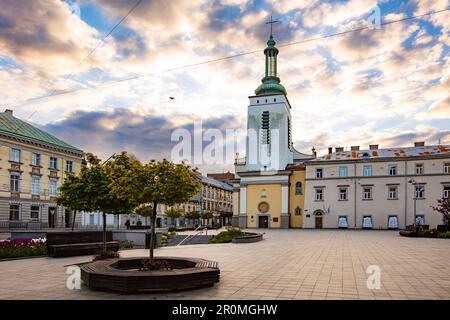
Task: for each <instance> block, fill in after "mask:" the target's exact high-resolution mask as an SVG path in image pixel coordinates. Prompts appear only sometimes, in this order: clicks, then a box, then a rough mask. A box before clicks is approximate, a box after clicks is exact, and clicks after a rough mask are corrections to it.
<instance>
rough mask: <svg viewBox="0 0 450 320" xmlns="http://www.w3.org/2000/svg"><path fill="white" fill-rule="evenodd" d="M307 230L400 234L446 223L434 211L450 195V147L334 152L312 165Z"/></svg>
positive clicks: (308, 168) (421, 145) (308, 177)
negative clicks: (416, 227) (413, 226)
mask: <svg viewBox="0 0 450 320" xmlns="http://www.w3.org/2000/svg"><path fill="white" fill-rule="evenodd" d="M305 165H306V193H305V210H304V213H305V218H304V219H303V227H304V228H355V229H361V228H365V229H397V228H404V227H405V225H409V224H413V223H414V222H416V223H417V224H426V225H430V227H436V225H438V224H442V223H443V221H442V215H440V214H438V213H436V212H434V211H433V209H432V208H431V206H432V205H436V203H437V200H438V199H440V198H442V197H443V196H446V197H448V196H449V193H450V146H443V145H436V146H425V145H424V143H423V142H420V143H415V145H414V147H408V148H388V149H379V148H378V145H371V146H370V147H369V149H368V150H360V149H359V147H357V146H354V147H351V150H348V151H344V149H343V148H336V149H335V150H334V152H333V150H331V148H330V150H329V153H328V154H327V155H325V156H322V157H319V158H316V159H313V160H310V161H306V162H305Z"/></svg>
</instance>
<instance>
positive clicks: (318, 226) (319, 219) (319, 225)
mask: <svg viewBox="0 0 450 320" xmlns="http://www.w3.org/2000/svg"><path fill="white" fill-rule="evenodd" d="M316 229H322V216H316Z"/></svg>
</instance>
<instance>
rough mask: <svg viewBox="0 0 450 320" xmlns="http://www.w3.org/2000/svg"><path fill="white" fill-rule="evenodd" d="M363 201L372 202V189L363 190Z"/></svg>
mask: <svg viewBox="0 0 450 320" xmlns="http://www.w3.org/2000/svg"><path fill="white" fill-rule="evenodd" d="M363 200H372V188H370V187H364V188H363Z"/></svg>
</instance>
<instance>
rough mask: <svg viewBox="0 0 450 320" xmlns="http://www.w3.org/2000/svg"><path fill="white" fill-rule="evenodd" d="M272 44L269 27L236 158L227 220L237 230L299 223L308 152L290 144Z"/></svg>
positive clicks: (284, 97)
mask: <svg viewBox="0 0 450 320" xmlns="http://www.w3.org/2000/svg"><path fill="white" fill-rule="evenodd" d="M269 23H270V24H271V25H272V23H274V21H272V19H271V20H270V22H269ZM275 44H276V43H275V40H274V38H273V35H272V28H271V30H270V36H269V40H268V41H267V47H266V49H264V64H265V72H264V77H263V78H262V80H261V82H262V83H261V84H260V85H259V87H258V88H256V90H255V94H254V95H252V96H250V97H249V100H250V103H249V106H248V112H247V116H248V118H247V145H246V156H245V158H241V159H236V162H235V168H236V176H237V178H236V179H235V181H233V186H234V188H233V219H232V221H233V225H234V226H238V227H240V228H289V227H294V228H300V227H301V226H302V221H303V220H302V219H303V217H302V216H301V208H303V195H302V192H301V189H302V188H301V186H302V185H304V184H305V180H304V167H303V166H302V163H303V161H305V160H306V159H311V158H312V156H311V155H307V154H303V153H300V152H298V151H296V150H295V149H294V147H293V144H292V136H291V123H292V120H291V105H290V103H289V100H288V98H287V92H286V89H285V88H284V86H283V85H282V84H281V81H280V78H279V77H278V59H277V58H278V49H277V48H276V47H275ZM301 170H303V171H301ZM295 188H296V189H295ZM297 191H300V192H297Z"/></svg>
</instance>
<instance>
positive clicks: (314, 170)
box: [233, 34, 450, 229]
mask: <svg viewBox="0 0 450 320" xmlns="http://www.w3.org/2000/svg"><path fill="white" fill-rule="evenodd" d="M278 52H279V51H278V49H277V48H276V47H275V41H274V39H273V36H272V34H270V37H269V40H268V42H267V48H266V49H265V50H264V56H265V76H264V77H263V79H262V84H261V85H260V86H259V87H258V88H257V89H256V90H255V94H254V95H252V96H250V97H249V105H248V113H247V145H246V155H245V157H244V158H239V159H236V161H235V171H236V177H237V178H236V179H235V180H234V193H233V225H235V226H239V227H241V228H318V229H320V228H354V229H361V228H367V229H397V228H404V227H405V225H408V224H412V223H413V222H414V221H415V222H416V223H420V224H428V225H430V227H436V226H437V225H438V224H442V215H440V214H438V213H436V212H434V211H433V210H432V208H431V206H433V205H436V203H437V200H438V199H440V198H442V197H443V196H447V197H448V196H449V193H450V146H443V145H436V146H425V145H424V143H416V145H415V146H414V147H409V148H389V149H378V146H377V145H372V146H371V147H370V148H369V149H368V150H359V147H351V149H350V150H348V151H344V148H341V147H339V148H336V149H335V150H334V151H333V150H332V149H331V148H330V150H329V153H328V154H327V155H325V156H322V157H317V155H316V152H315V150H314V148H313V150H312V154H306V153H301V152H299V151H297V150H295V149H294V147H293V143H292V138H291V137H292V132H291V130H292V129H291V126H292V117H291V108H292V107H291V104H290V102H289V100H288V98H287V92H286V89H285V88H284V87H283V85H281V81H280V78H279V77H278V66H277V56H278Z"/></svg>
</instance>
